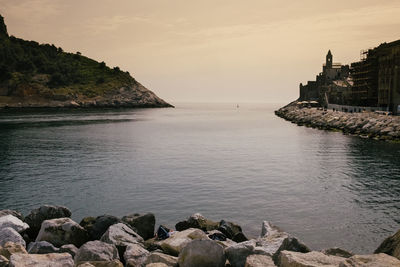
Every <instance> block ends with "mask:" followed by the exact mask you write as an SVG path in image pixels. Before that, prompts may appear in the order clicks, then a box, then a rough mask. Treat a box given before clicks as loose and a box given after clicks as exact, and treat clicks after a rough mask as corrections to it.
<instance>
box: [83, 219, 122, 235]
mask: <svg viewBox="0 0 400 267" xmlns="http://www.w3.org/2000/svg"><path fill="white" fill-rule="evenodd" d="M121 222H122V221H121V220H120V219H119V218H117V217H115V216H111V215H101V216H98V217H96V218H94V217H86V218H83V219H82V221H81V222H80V225H81V226H82V227H84V228H85V229H86V231H87V232H88V233H89V238H90V240H99V239H100V238H101V237H102V236H103V235H104V233H105V232H106V231H107V229H108V228H109V227H110V226H111V225H114V224H117V223H121Z"/></svg>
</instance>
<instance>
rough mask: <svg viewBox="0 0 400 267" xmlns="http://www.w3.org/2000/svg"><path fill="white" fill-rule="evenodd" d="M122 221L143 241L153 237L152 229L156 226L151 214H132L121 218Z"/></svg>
mask: <svg viewBox="0 0 400 267" xmlns="http://www.w3.org/2000/svg"><path fill="white" fill-rule="evenodd" d="M122 221H124V222H126V223H127V224H129V225H130V226H132V228H133V229H136V232H137V233H138V234H139V235H140V236H141V237H142V238H143V239H144V240H147V239H150V238H152V237H154V227H155V225H156V217H155V216H154V214H153V213H146V214H137V213H135V214H133V215H127V216H124V217H122Z"/></svg>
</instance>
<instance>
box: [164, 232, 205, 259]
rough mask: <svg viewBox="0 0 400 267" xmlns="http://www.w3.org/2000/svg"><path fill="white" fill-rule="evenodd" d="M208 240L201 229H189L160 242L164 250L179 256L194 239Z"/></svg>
mask: <svg viewBox="0 0 400 267" xmlns="http://www.w3.org/2000/svg"><path fill="white" fill-rule="evenodd" d="M195 239H201V240H208V237H207V235H206V234H205V233H204V232H203V231H202V230H200V229H193V228H190V229H187V230H185V231H182V232H176V233H175V234H173V235H172V236H170V237H168V238H167V239H165V240H163V241H161V242H160V246H161V248H162V250H163V251H164V252H166V253H167V254H170V255H172V256H178V254H179V252H180V251H181V250H182V249H183V248H184V247H185V246H186V245H187V244H188V243H189V242H191V241H192V240H195Z"/></svg>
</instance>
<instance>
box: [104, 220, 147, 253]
mask: <svg viewBox="0 0 400 267" xmlns="http://www.w3.org/2000/svg"><path fill="white" fill-rule="evenodd" d="M100 240H101V241H103V242H106V243H109V244H113V245H115V246H116V247H117V249H118V251H119V254H120V255H121V256H122V255H124V253H125V250H126V247H127V246H129V245H131V244H139V243H140V244H143V242H144V240H143V238H142V237H141V236H140V235H138V234H137V233H135V231H133V230H132V229H131V228H130V227H129V226H127V225H125V224H123V223H117V224H113V225H111V226H110V227H109V228H108V230H107V231H106V232H105V233H104V234H103V236H102V237H101V239H100Z"/></svg>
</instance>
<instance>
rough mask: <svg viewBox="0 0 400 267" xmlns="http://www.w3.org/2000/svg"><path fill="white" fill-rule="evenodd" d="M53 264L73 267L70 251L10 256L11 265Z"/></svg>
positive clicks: (20, 266) (16, 266) (52, 265)
mask: <svg viewBox="0 0 400 267" xmlns="http://www.w3.org/2000/svg"><path fill="white" fill-rule="evenodd" d="M26 266H51V267H73V266H74V261H73V259H72V256H71V255H69V254H68V253H50V254H18V253H17V254H13V255H12V256H11V258H10V267H26Z"/></svg>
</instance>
